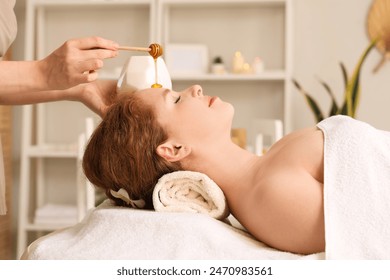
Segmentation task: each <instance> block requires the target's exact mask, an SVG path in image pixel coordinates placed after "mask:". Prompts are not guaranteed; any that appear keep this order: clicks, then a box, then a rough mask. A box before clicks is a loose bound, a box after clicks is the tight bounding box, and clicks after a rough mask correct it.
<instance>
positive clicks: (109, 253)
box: [22, 200, 324, 260]
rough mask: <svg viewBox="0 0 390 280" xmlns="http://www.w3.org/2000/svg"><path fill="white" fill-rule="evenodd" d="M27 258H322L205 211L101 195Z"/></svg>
mask: <svg viewBox="0 0 390 280" xmlns="http://www.w3.org/2000/svg"><path fill="white" fill-rule="evenodd" d="M22 258H24V259H32V260H42V259H43V260H48V259H61V260H80V259H83V260H88V259H89V260H96V259H100V260H174V259H176V260H177V259H179V260H193V259H195V260H208V259H213V260H229V259H232V260H233V259H235V260H244V259H249V260H254V259H259V260H260V259H264V260H280V259H282V260H289V259H309V260H312V259H323V258H324V254H323V253H320V254H313V255H308V256H302V255H297V254H291V253H287V252H282V251H278V250H275V249H272V248H270V247H268V246H266V245H265V244H263V243H261V242H259V241H257V240H255V239H254V238H253V237H252V236H251V235H249V234H248V233H246V232H244V231H242V230H238V229H236V228H234V227H232V226H230V225H228V224H226V223H224V222H222V221H219V220H216V219H213V218H211V217H209V216H207V215H199V214H194V213H188V212H187V213H167V212H165V213H162V212H155V211H148V210H140V209H132V208H127V207H120V206H113V204H112V202H110V201H109V200H106V201H105V202H103V203H102V204H101V205H99V206H98V207H97V208H95V209H93V210H91V211H90V212H89V214H88V215H87V216H86V217H85V219H84V220H83V221H82V222H80V223H78V224H76V225H74V226H72V227H69V228H66V229H62V230H57V231H54V232H52V233H50V234H48V235H46V236H44V237H41V238H39V239H37V240H36V241H34V242H33V243H32V244H31V245H30V246H29V247H28V249H27V250H26V251H25V254H24V256H23V257H22Z"/></svg>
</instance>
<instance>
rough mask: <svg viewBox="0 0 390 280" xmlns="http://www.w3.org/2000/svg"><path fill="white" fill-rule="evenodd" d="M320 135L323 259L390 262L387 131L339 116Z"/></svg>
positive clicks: (389, 141)
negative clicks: (322, 161) (324, 254)
mask: <svg viewBox="0 0 390 280" xmlns="http://www.w3.org/2000/svg"><path fill="white" fill-rule="evenodd" d="M318 127H319V128H320V129H321V130H322V131H323V132H324V136H325V146H324V147H325V151H324V155H325V161H324V172H325V173H324V212H325V241H326V258H327V259H390V132H386V131H381V130H378V129H375V128H374V127H372V126H370V125H368V124H366V123H363V122H360V121H356V120H354V119H351V118H349V117H345V116H336V117H332V118H328V119H326V120H324V121H323V122H321V123H319V124H318Z"/></svg>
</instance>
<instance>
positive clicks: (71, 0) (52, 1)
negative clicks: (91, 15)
mask: <svg viewBox="0 0 390 280" xmlns="http://www.w3.org/2000/svg"><path fill="white" fill-rule="evenodd" d="M150 2H151V0H84V1H79V0H36V1H35V6H36V7H39V6H46V7H48V6H53V7H54V6H86V5H89V6H90V5H93V6H96V7H97V6H114V5H118V6H120V5H149V4H150Z"/></svg>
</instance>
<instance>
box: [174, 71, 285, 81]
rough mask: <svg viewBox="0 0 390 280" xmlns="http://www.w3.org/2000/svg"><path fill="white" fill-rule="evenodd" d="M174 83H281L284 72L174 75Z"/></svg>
mask: <svg viewBox="0 0 390 280" xmlns="http://www.w3.org/2000/svg"><path fill="white" fill-rule="evenodd" d="M171 78H172V80H174V81H282V80H284V79H285V78H286V74H285V72H284V71H265V72H264V73H262V74H220V75H216V74H203V75H174V76H172V77H171Z"/></svg>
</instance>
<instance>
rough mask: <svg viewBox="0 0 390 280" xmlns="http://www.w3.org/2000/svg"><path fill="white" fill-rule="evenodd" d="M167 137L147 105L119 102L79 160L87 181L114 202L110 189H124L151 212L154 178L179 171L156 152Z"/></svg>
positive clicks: (132, 98) (131, 98) (132, 100)
mask: <svg viewBox="0 0 390 280" xmlns="http://www.w3.org/2000/svg"><path fill="white" fill-rule="evenodd" d="M167 138H168V136H167V134H166V132H165V131H164V130H163V129H162V127H161V126H160V125H159V124H158V122H157V120H156V117H155V114H154V112H153V110H152V108H151V107H150V106H147V105H146V104H144V103H143V102H142V101H141V100H140V99H139V98H137V96H136V95H134V94H132V95H128V96H126V97H123V98H121V99H119V100H118V101H117V102H116V103H115V104H113V105H112V106H111V107H110V109H109V110H108V112H107V114H106V116H105V117H104V119H103V120H102V122H101V123H100V124H99V126H98V127H97V128H96V130H95V131H94V133H93V134H92V136H91V138H90V140H89V142H88V145H87V147H86V150H85V153H84V157H83V169H84V173H85V175H86V177H87V178H88V180H89V181H90V182H91V183H92V184H93V185H95V186H96V187H97V188H100V189H102V190H104V192H105V194H106V195H107V196H108V197H109V198H111V199H112V200H114V201H115V203H116V204H117V205H122V206H127V205H126V203H124V202H123V201H122V200H121V199H118V198H115V197H113V196H112V195H111V193H110V190H111V189H112V190H114V191H118V190H119V189H121V188H124V189H125V190H126V191H127V193H128V194H129V196H130V198H131V199H133V200H137V199H144V200H145V202H146V206H145V208H148V209H152V208H153V204H152V193H153V188H154V186H155V185H156V183H157V181H158V179H159V178H160V177H161V176H163V175H164V174H166V173H169V172H173V171H177V170H181V166H180V163H171V162H168V161H167V160H165V159H163V158H162V157H160V156H159V155H158V154H157V153H156V149H157V147H158V146H159V145H160V144H162V143H163V142H165V141H166V140H167Z"/></svg>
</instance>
